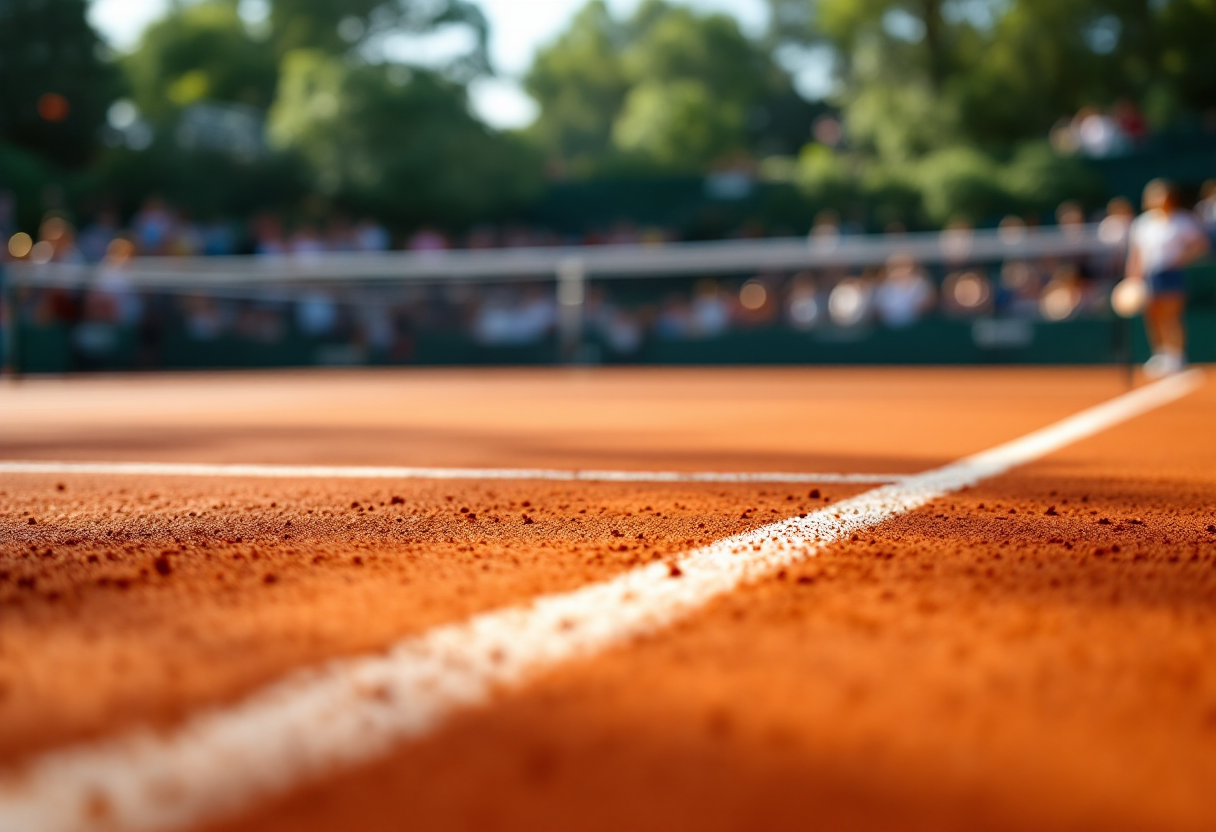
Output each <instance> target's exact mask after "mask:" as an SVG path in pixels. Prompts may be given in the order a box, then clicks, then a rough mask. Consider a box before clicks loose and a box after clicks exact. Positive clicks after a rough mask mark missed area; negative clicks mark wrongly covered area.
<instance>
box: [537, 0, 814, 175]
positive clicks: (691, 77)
mask: <svg viewBox="0 0 1216 832" xmlns="http://www.w3.org/2000/svg"><path fill="white" fill-rule="evenodd" d="M525 85H526V88H527V90H528V92H529V93H531V94H532V96H533V97H534V98H536V100H537V101H538V102H539V104H540V108H541V112H540V117H539V119H538V120H537V123H536V124H535V125H534V126H533V127H532V128H531V130H530V134H531V136H532V137H533V138H534V140H535V141H536V142H537V144H538V145H539V146H540V147H541V148H542V149H543V150H544V151H545V152H546V153H547V154H549V155H550V156H551V157H552V158H555V159H558V160H560V161H561V162H562V163H563V164H564V165H566V166H567V167H568V168H570V169H571V170H572V171H573V172H574V173H576V174H582V175H588V174H592V173H595V172H603V171H606V170H613V169H618V170H619V169H621V168H622V167H626V168H628V167H634V168H642V169H659V170H667V171H687V172H697V171H703V170H705V169H706V168H707V167H709V166H710V165H712V164H714V163H715V162H717V161H719V160H723V159H729V158H730V157H731V156H732V155H740V154H743V155H754V154H755V153H757V152H760V151H762V150H764V149H767V150H768V152H773V151H774V150H779V149H785V150H787V151H789V150H794V149H796V148H797V147H798V146H799V145H800V144H801V141H802V140H803V138H804V137H805V135H806V131H807V130H808V129H809V125H810V117H809V112H810V108H809V107H808V105H807V104H806V103H805V102H803V101H801V100H800V99H798V98H797V96H796V95H795V94H794V93H793V87H792V84H791V81H790V78H789V76H788V75H787V74H786V73H785V72H784V71H782V70H781V69H780V67H779V66H778V65H777V64H776V63H775V61H774V60H773V58H772V55H771V54H770V52H769V51H768V50H767V49H766V48H765V47H764V45H763V44H762V43H760V42H757V41H755V40H752V39H749V38H748V37H747V36H745V35H744V34H743V32H741V31H740V29H739V25H738V22H737V21H736V20H735V19H734V18H732V17H730V16H727V15H722V14H699V13H697V12H695V11H693V10H691V9H689V8H686V7H684V6H677V5H674V4H671V3H667V2H663V0H646V2H644V3H642V4H641V5H640V6H639V7H638V9H637V11H636V12H635V13H634V14H633V15H632V16H631V17H629V18H626V19H618V18H616V17H614V16H613V15H612V13H611V12H610V10H609V9H608V7H607V6H606V5H605V4H604V3H603V2H602V0H592V2H589V3H588V4H587V5H586V6H585V7H583V9H582V10H581V11H580V12H579V13H578V15H577V16H576V17H575V18H574V20H573V22H572V23H571V25H570V28H569V29H568V30H567V31H566V32H564V33H563V34H562V35H561V36H560V37H559V38H558V40H557V41H555V42H554V43H552V44H550V45H549V46H548V47H546V48H544V49H542V50H541V51H540V52H539V54H538V55H537V57H536V60H535V63H534V64H533V66H532V69H531V70H530V71H529V73H528V75H527V77H526V78H525ZM779 111H780V112H779ZM791 111H794V112H793V113H792V112H791ZM798 114H801V115H802V116H803V118H802V120H801V122H802V123H801V124H795V125H794V126H793V129H790V122H791V121H794V122H797V121H798V118H797V115H798ZM791 115H794V118H793V119H791V118H790V116H791Z"/></svg>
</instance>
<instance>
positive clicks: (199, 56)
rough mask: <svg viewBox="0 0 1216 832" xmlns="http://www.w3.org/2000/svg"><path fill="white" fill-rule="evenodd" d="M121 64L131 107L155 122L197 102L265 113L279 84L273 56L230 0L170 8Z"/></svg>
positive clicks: (276, 65)
mask: <svg viewBox="0 0 1216 832" xmlns="http://www.w3.org/2000/svg"><path fill="white" fill-rule="evenodd" d="M123 65H124V68H125V69H126V71H127V77H128V78H129V79H130V81H131V88H132V92H133V95H134V98H135V102H136V104H138V105H139V107H140V110H141V111H142V112H143V113H144V114H145V115H147V116H148V117H150V118H152V119H156V120H161V119H164V118H167V117H169V116H171V115H172V114H173V113H174V112H175V111H176V110H177V109H179V108H181V107H184V106H188V105H190V104H194V103H197V102H201V101H222V102H227V103H233V104H246V105H249V106H252V107H257V108H259V109H263V110H264V109H266V108H267V107H269V106H270V103H271V101H272V100H273V99H274V93H275V88H276V85H277V83H278V59H277V57H276V56H275V55H274V53H273V52H272V51H271V50H269V49H268V48H267V46H266V44H265V43H264V42H262V40H261V39H259V38H257V37H255V36H254V34H253V33H252V32H250V31H249V29H248V27H247V26H246V24H245V22H244V21H243V20H241V17H240V15H239V14H237V6H236V2H235V0H204V2H201V3H197V4H194V5H189V6H177V7H174V8H173V9H171V11H170V12H169V14H167V15H166V16H165V17H164V18H162V19H161V20H159V21H157V22H155V23H153V24H152V25H151V26H149V27H148V28H147V29H146V30H145V31H144V33H143V36H142V37H141V38H140V41H139V45H138V46H137V47H136V49H135V51H134V52H132V53H131V54H130V55H128V56H127V57H126V58H125V59H124V61H123Z"/></svg>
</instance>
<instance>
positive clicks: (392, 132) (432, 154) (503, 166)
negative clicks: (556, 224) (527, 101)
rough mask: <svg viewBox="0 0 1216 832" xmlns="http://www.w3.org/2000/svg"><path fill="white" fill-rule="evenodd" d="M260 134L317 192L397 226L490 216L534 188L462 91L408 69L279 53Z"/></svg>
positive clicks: (511, 146)
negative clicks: (293, 159) (295, 163)
mask: <svg viewBox="0 0 1216 832" xmlns="http://www.w3.org/2000/svg"><path fill="white" fill-rule="evenodd" d="M270 132H271V138H272V140H273V142H274V144H275V145H276V146H277V147H278V148H280V149H283V150H286V151H291V152H295V153H298V154H299V155H300V156H301V158H303V159H304V160H305V161H306V162H307V164H308V166H309V169H310V171H311V172H312V173H311V176H312V181H313V184H314V186H315V188H316V189H317V190H318V191H319V192H320V193H322V194H324V195H326V196H327V197H330V198H332V199H334V200H335V201H337V202H338V203H339V204H343V205H347V206H349V207H350V208H352V209H357V210H360V211H369V212H373V213H375V214H377V215H378V216H381V217H384V218H388V219H391V220H393V221H395V222H397V223H401V224H405V225H411V224H417V223H421V222H439V223H443V224H459V223H464V222H469V221H472V220H475V219H477V218H479V217H485V216H488V215H493V214H494V212H496V211H498V210H500V209H501V208H502V206H503V205H504V204H506V203H508V202H510V201H511V200H514V199H518V198H519V197H521V196H522V195H524V194H526V193H527V191H528V189H529V188H530V187H532V185H533V183H534V180H533V178H532V177H531V175H530V172H531V171H534V170H536V166H535V165H534V164H532V160H531V159H530V158H528V156H527V155H526V154H525V153H524V151H523V150H522V148H521V147H520V146H519V145H518V144H517V143H515V142H512V141H511V140H510V139H509V138H508V137H504V136H501V135H498V134H495V133H493V132H492V131H490V130H489V129H488V128H486V127H485V126H484V125H483V124H481V123H480V122H478V121H477V120H476V119H475V118H474V117H473V116H472V115H471V114H470V113H469V111H468V103H467V100H466V96H465V91H464V87H463V86H461V85H459V84H457V83H455V82H452V81H450V80H447V79H445V78H444V77H442V76H441V75H440V74H438V73H435V72H430V71H426V70H422V69H417V68H414V69H407V68H406V67H404V66H401V65H391V64H386V65H358V64H352V63H350V62H347V61H344V60H342V59H341V58H337V57H334V56H332V55H327V54H325V53H323V52H319V51H315V50H297V51H295V52H291V53H288V54H287V55H286V56H285V58H284V62H283V69H282V76H281V81H280V87H279V93H278V97H277V100H276V102H275V105H274V107H273V109H272V110H271V118H270Z"/></svg>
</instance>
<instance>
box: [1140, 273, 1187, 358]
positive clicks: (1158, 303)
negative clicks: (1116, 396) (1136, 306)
mask: <svg viewBox="0 0 1216 832" xmlns="http://www.w3.org/2000/svg"><path fill="white" fill-rule="evenodd" d="M1185 306H1186V299H1185V297H1184V296H1183V295H1182V294H1179V293H1173V292H1171V293H1166V294H1161V295H1155V296H1154V297H1153V298H1152V299H1151V300H1150V301H1149V303H1148V308H1147V309H1145V324H1146V326H1147V329H1148V336H1149V342H1150V343H1151V344H1152V347H1153V357H1152V358H1151V359H1150V360H1149V363H1148V364H1147V365H1145V370H1146V371H1147V372H1148V373H1149V374H1150V375H1154V376H1161V375H1169V374H1170V373H1176V372H1179V371H1180V370H1182V368H1183V367H1184V366H1185V365H1186V359H1185V356H1186V332H1185V329H1184V328H1183V323H1182V314H1183V311H1184V309H1185Z"/></svg>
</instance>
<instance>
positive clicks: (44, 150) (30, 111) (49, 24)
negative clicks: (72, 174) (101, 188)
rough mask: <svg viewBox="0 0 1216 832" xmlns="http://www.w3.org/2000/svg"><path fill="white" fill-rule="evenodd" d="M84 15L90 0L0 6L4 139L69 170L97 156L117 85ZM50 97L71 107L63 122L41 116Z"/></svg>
mask: <svg viewBox="0 0 1216 832" xmlns="http://www.w3.org/2000/svg"><path fill="white" fill-rule="evenodd" d="M85 10H86V3H85V0H3V2H0V141H4V142H8V143H10V144H13V145H16V146H18V147H23V148H27V149H29V150H32V151H34V152H37V153H39V154H40V155H42V156H44V157H46V158H47V159H49V160H52V161H53V162H55V163H57V164H61V165H65V166H69V167H77V166H80V165H83V164H85V163H86V162H88V161H90V160H91V159H92V158H93V157H94V155H95V151H96V135H97V131H98V128H99V127H100V125H101V124H102V122H103V121H104V119H105V112H106V108H107V107H108V106H109V104H110V101H111V100H113V98H114V95H115V94H116V92H117V91H118V83H119V79H118V77H117V75H116V73H115V72H114V71H113V69H112V67H111V66H110V65H109V64H107V63H106V62H105V61H104V60H103V59H102V57H100V55H101V53H102V44H101V42H100V41H99V40H98V38H97V35H96V33H95V32H94V31H93V30H92V28H91V27H90V26H89V24H88V21H87V20H86V19H85ZM48 94H50V95H56V96H62V98H63V99H64V100H65V101H66V104H67V110H66V113H63V114H62V116H63V117H62V118H57V115H59V114H54V113H52V115H53V116H56V117H53V118H47V117H46V112H44V113H40V112H39V100H40V99H43V96H46V95H48ZM44 109H45V100H44Z"/></svg>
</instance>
